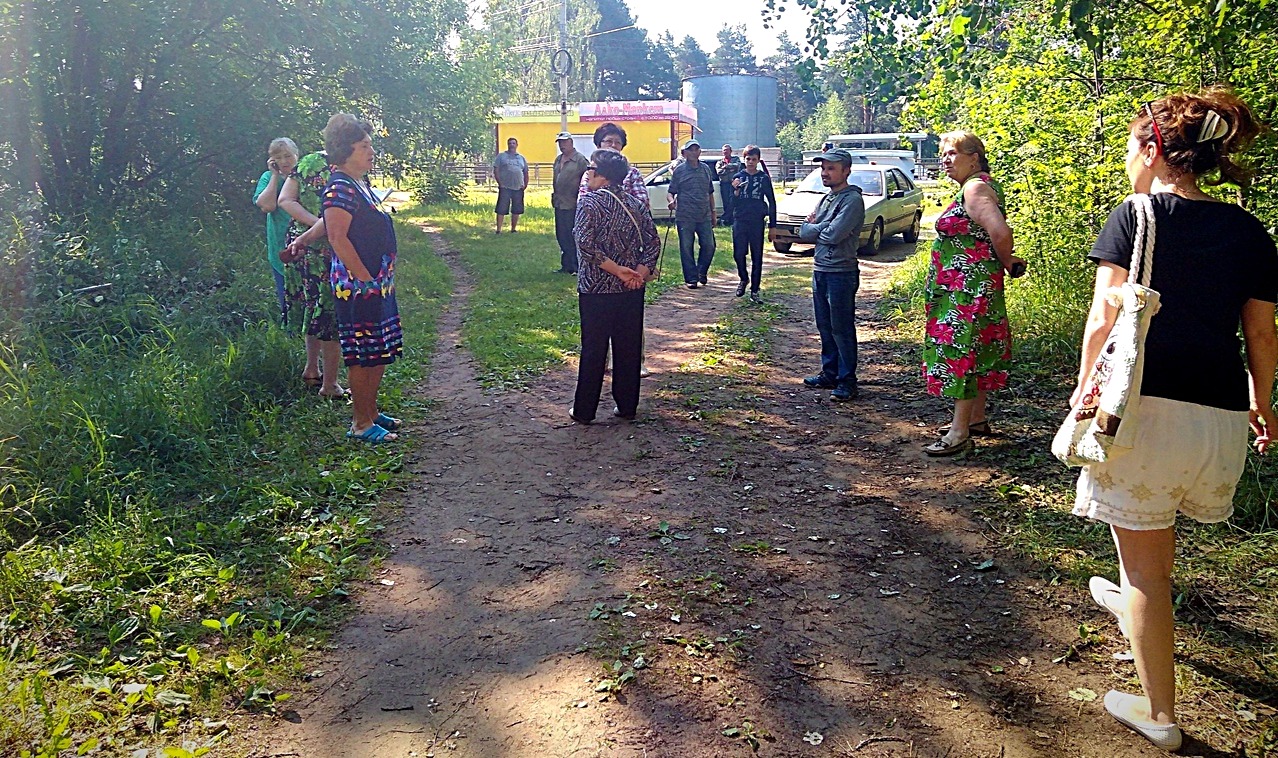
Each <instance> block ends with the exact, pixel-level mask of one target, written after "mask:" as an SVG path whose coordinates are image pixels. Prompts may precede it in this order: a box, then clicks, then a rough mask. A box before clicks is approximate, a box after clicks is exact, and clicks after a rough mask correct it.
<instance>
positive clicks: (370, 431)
mask: <svg viewBox="0 0 1278 758" xmlns="http://www.w3.org/2000/svg"><path fill="white" fill-rule="evenodd" d="M346 436H347V437H350V438H351V439H354V440H360V441H362V442H371V443H372V444H374V445H378V444H381V443H383V442H394V441H395V440H388V439H386V438H387V437H388V436H390V432H389V431H387V430H386V429H383V428H382V427H380V426H378V425H377V424H373V425H372V426H370V427H368V428H367V429H365V430H364V431H363V432H361V433H359V434H355V433H354V432H349V431H348V432H347V433H346Z"/></svg>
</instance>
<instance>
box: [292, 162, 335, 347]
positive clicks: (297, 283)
mask: <svg viewBox="0 0 1278 758" xmlns="http://www.w3.org/2000/svg"><path fill="white" fill-rule="evenodd" d="M296 178H297V181H298V192H297V195H298V200H299V202H301V203H302V205H303V206H304V207H305V208H306V210H308V211H310V212H311V213H312V214H313V215H316V216H319V215H320V212H321V211H320V193H322V192H323V191H324V187H326V186H327V185H328V178H329V167H328V161H327V160H326V159H325V158H324V154H323V153H311V154H310V155H307V156H306V157H305V158H302V160H301V161H299V162H298V164H297V176H296ZM307 228H308V227H303V226H302V225H301V224H299V223H297V221H296V220H294V221H291V222H289V225H288V233H287V235H286V241H287V243H289V244H291V243H292V242H293V240H295V239H297V238H298V237H300V236H301V235H302V233H303V232H305V231H306V229H307ZM332 262H333V248H332V247H331V246H330V245H329V244H328V240H327V239H324V240H321V241H320V242H318V243H316V244H315V245H312V246H310V247H309V248H307V250H306V255H303V256H302V257H301V258H299V259H297V260H295V261H293V262H292V263H289V264H287V265H286V266H285V267H284V294H285V297H286V298H287V299H288V302H289V308H288V324H287V325H288V327H289V328H290V329H294V330H299V329H300V330H301V331H302V332H303V333H305V334H306V335H307V336H310V337H315V338H317V339H319V340H322V341H325V342H328V341H333V340H336V339H337V321H336V319H335V318H334V315H333V286H332V284H330V283H329V270H330V268H331V267H332Z"/></svg>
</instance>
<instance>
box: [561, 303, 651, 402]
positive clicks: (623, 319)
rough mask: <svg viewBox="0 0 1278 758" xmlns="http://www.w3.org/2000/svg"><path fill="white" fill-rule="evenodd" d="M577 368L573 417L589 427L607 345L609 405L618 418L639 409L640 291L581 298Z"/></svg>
mask: <svg viewBox="0 0 1278 758" xmlns="http://www.w3.org/2000/svg"><path fill="white" fill-rule="evenodd" d="M577 307H578V310H579V311H580V313H581V363H580V365H579V366H578V368H577V392H576V395H574V397H573V403H572V406H573V415H575V416H576V417H577V418H578V419H581V420H582V421H591V420H593V419H594V417H595V412H596V411H597V410H598V409H599V395H600V394H601V393H602V391H603V376H604V365H605V363H606V362H607V360H608V345H609V344H610V343H611V345H612V399H613V400H614V401H615V402H616V404H617V410H618V411H620V412H621V415H622V416H633V415H635V411H636V410H637V409H638V408H639V363H640V353H641V350H642V345H643V289H642V288H640V289H637V290H628V291H626V292H622V293H617V294H606V295H593V294H589V293H584V292H583V293H581V294H580V295H578V296H577Z"/></svg>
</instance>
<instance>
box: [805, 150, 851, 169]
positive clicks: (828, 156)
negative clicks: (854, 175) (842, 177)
mask: <svg viewBox="0 0 1278 758" xmlns="http://www.w3.org/2000/svg"><path fill="white" fill-rule="evenodd" d="M812 161H813V162H814V163H816V162H820V161H830V162H831V163H843V164H846V165H848V166H851V165H852V153H849V152H848V151H847V150H844V149H843V148H841V147H836V148H833V149H830V150H826V151H825V152H824V153H821V154H820V155H818V156H817V157H815V158H813V159H812Z"/></svg>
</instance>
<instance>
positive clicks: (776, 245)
mask: <svg viewBox="0 0 1278 758" xmlns="http://www.w3.org/2000/svg"><path fill="white" fill-rule="evenodd" d="M792 247H794V243H793V242H773V243H772V249H773V250H776V251H777V252H778V253H788V252H790V248H792Z"/></svg>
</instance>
